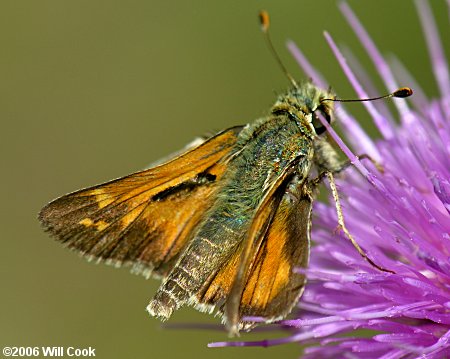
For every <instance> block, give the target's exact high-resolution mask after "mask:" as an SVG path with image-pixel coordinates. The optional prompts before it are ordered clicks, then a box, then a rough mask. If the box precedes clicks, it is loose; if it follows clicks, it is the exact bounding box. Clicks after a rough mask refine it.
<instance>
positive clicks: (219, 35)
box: [0, 0, 448, 358]
mask: <svg viewBox="0 0 450 359" xmlns="http://www.w3.org/2000/svg"><path fill="white" fill-rule="evenodd" d="M430 3H431V2H430ZM350 4H351V6H352V7H353V9H354V10H355V12H356V13H357V14H358V16H359V17H360V18H361V19H362V20H363V22H364V23H365V25H366V27H367V29H368V30H369V32H370V33H371V35H372V36H373V38H374V39H375V41H376V42H377V44H378V45H379V46H380V48H381V50H382V52H383V53H384V54H388V53H395V54H397V55H398V56H399V57H400V58H401V59H402V61H403V62H404V63H405V64H406V65H407V66H408V67H409V68H410V69H411V70H412V71H413V72H414V74H415V76H416V77H417V79H418V80H419V82H420V83H421V84H422V85H423V87H424V88H425V89H426V90H427V92H428V93H429V94H430V95H436V94H437V89H436V85H435V83H434V80H433V78H432V73H431V71H430V63H429V60H428V56H427V51H426V48H425V45H424V40H423V36H422V33H421V30H420V25H419V22H418V19H417V15H416V12H415V8H414V3H413V2H412V1H411V2H410V1H402V2H400V1H399V2H393V1H389V0H383V1H371V2H369V1H364V2H362V1H350ZM432 5H433V9H434V14H435V17H436V19H437V22H438V23H439V25H440V27H441V34H448V28H445V26H447V15H448V9H447V8H446V7H445V2H444V1H436V2H432ZM260 9H266V10H268V11H269V12H270V14H271V19H272V22H271V23H272V29H271V30H272V37H273V41H274V43H275V46H276V47H277V48H278V50H279V52H280V56H281V57H282V58H283V60H284V61H285V63H286V66H287V67H288V68H289V70H290V71H291V72H292V73H293V74H294V76H295V77H296V78H300V79H301V78H303V77H304V75H303V73H302V72H301V71H300V70H299V69H298V67H297V66H296V65H295V63H294V61H293V60H292V59H291V58H290V55H289V54H288V52H287V50H286V48H285V41H286V39H288V38H291V39H293V40H295V41H296V42H297V44H298V45H299V46H300V47H301V48H302V49H303V51H304V52H305V53H306V55H307V56H308V57H309V59H310V60H311V61H312V62H313V63H314V64H316V66H317V67H318V68H319V69H321V70H323V73H324V74H325V76H326V77H327V79H328V81H329V83H330V84H331V85H332V86H333V88H334V89H335V90H336V91H337V92H338V94H339V95H340V96H343V97H353V96H354V91H353V90H352V89H351V87H350V86H349V85H348V83H347V81H346V80H345V78H344V76H343V75H342V72H341V71H340V69H339V67H338V65H337V63H336V61H335V60H334V58H333V56H332V54H331V52H330V50H329V48H328V47H327V45H326V43H325V40H324V38H323V36H322V31H323V30H328V31H329V32H330V33H331V34H332V35H333V37H334V38H335V40H336V41H338V43H340V44H346V45H349V46H351V47H352V49H353V50H354V51H355V53H356V54H357V55H358V56H361V58H360V59H361V62H362V63H363V64H364V65H365V66H366V67H367V69H368V71H369V72H370V73H371V74H375V69H374V68H373V66H372V65H371V63H370V61H369V59H368V58H367V57H366V56H364V51H363V50H362V48H361V46H360V45H359V44H358V43H357V40H356V38H355V36H354V34H353V33H352V32H351V30H350V28H349V26H348V25H347V23H346V21H345V20H344V19H343V17H342V15H341V14H340V12H339V10H338V9H337V3H335V2H334V1H306V0H305V1H276V2H275V1H267V0H265V1H256V0H250V1H239V2H238V1H221V2H219V1H214V2H212V1H211V2H208V1H199V0H196V1H162V0H161V1H155V0H131V1H96V0H78V1H62V0H41V1H35V0H29V1H25V0H24V1H16V0H10V1H8V0H2V1H1V2H0V44H1V49H2V51H1V55H0V119H1V124H2V126H1V143H0V146H1V158H2V171H1V174H2V176H1V186H0V190H1V198H2V204H1V209H2V215H1V226H0V228H1V231H2V232H1V261H0V273H1V284H2V288H1V296H0V298H1V299H0V300H1V302H0V307H1V319H0V322H1V326H0V344H1V346H2V347H3V346H65V347H67V346H75V347H89V346H92V347H94V348H96V353H97V357H98V358H155V357H157V356H161V357H164V358H181V357H182V358H206V357H208V358H228V357H230V356H236V355H241V356H244V355H245V357H246V358H256V357H258V358H265V357H267V358H269V357H273V356H277V357H284V358H292V357H298V356H299V355H300V353H301V348H300V346H298V345H297V344H290V345H285V346H282V347H273V348H270V349H261V348H240V349H239V348H238V349H235V348H225V349H208V348H207V347H206V344H207V343H208V342H212V341H222V340H227V335H226V333H225V332H223V331H220V330H214V331H213V330H193V329H189V330H186V329H164V328H162V327H161V324H160V322H159V321H157V320H155V319H152V318H150V317H149V316H148V315H147V313H146V312H145V311H144V309H145V307H146V305H147V302H148V300H149V299H150V298H151V297H152V295H153V294H154V292H155V290H156V288H157V286H158V281H156V280H145V279H143V278H141V277H139V276H134V275H131V274H129V273H128V271H127V270H126V269H122V270H117V269H114V268H111V267H108V266H104V265H93V264H89V263H87V262H86V261H84V260H82V259H80V258H79V257H78V256H77V255H76V254H74V253H71V252H69V251H68V250H66V249H64V248H62V246H60V245H59V244H58V243H56V242H54V241H53V240H52V239H50V238H49V237H48V236H47V235H46V234H44V233H43V232H42V230H41V229H40V227H39V224H38V222H37V220H36V214H37V212H38V211H39V209H40V208H41V207H42V206H43V205H44V204H45V203H46V202H48V201H49V200H51V199H53V198H55V197H57V196H60V195H62V194H64V193H66V192H70V191H73V190H76V189H78V188H81V187H86V186H90V185H94V184H97V183H99V182H103V181H106V180H108V179H111V178H115V177H118V176H122V175H125V174H128V173H130V172H133V171H136V170H138V169H141V168H143V167H145V166H146V165H148V164H149V163H151V162H152V161H155V160H157V159H158V158H160V157H163V156H165V155H167V154H168V153H171V152H173V151H175V150H177V149H179V148H181V147H183V146H184V145H185V144H186V143H187V142H189V141H191V140H192V139H193V138H194V137H195V136H197V135H201V134H204V133H207V132H214V131H217V130H220V129H223V128H226V127H230V126H232V125H236V124H243V123H247V122H249V121H252V120H253V119H255V118H257V117H259V116H261V115H263V114H265V113H266V111H267V110H268V108H269V106H271V104H272V103H273V101H274V99H275V95H274V94H275V92H280V91H282V90H283V89H284V88H286V87H287V86H288V83H287V80H286V79H285V77H284V75H283V74H282V73H281V71H280V70H279V69H278V67H277V65H276V64H275V62H274V60H273V58H272V57H271V55H270V53H269V52H268V50H267V48H266V44H265V43H264V41H263V39H262V36H261V34H260V31H259V26H258V23H257V13H258V11H259V10H260ZM447 40H448V39H447ZM447 50H448V48H447ZM376 83H377V85H379V90H380V93H384V92H385V90H384V88H383V86H382V84H381V82H380V81H379V80H378V79H377V80H376ZM405 85H407V84H405ZM353 108H354V113H356V114H359V115H360V118H361V119H363V122H364V119H367V118H368V115H367V114H366V113H365V112H364V111H363V109H362V106H361V105H359V104H355V105H354V107H353ZM186 322H187V323H217V322H218V320H217V319H215V318H211V317H210V316H208V315H206V314H201V313H198V312H196V311H195V310H193V309H191V308H186V309H183V310H180V311H179V312H177V313H176V314H175V315H174V316H173V320H172V321H171V322H170V323H186ZM279 335H280V334H279V333H278V334H277V333H263V334H250V335H243V336H242V338H243V339H252V340H253V339H256V338H260V339H262V338H265V337H267V336H270V337H274V336H279Z"/></svg>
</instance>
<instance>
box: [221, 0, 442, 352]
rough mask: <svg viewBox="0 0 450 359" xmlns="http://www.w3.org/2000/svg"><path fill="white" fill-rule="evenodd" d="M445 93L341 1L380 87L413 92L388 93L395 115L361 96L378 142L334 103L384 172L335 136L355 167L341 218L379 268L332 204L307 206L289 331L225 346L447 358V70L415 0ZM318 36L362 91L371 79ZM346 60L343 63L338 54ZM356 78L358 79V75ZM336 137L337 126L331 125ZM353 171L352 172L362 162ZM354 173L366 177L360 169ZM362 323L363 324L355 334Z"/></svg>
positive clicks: (426, 12)
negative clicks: (307, 252)
mask: <svg viewBox="0 0 450 359" xmlns="http://www.w3.org/2000/svg"><path fill="white" fill-rule="evenodd" d="M416 6H417V8H418V13H419V16H420V19H421V23H422V26H423V29H424V33H425V37H426V40H427V46H428V48H429V53H430V57H431V62H432V64H433V71H434V74H435V77H436V81H437V84H438V86H439V89H440V94H441V97H440V98H438V99H433V100H431V99H428V98H427V97H426V95H425V94H424V92H423V91H422V90H421V89H420V86H418V85H417V84H416V83H415V81H414V79H413V77H412V76H411V75H410V74H409V73H408V71H407V70H406V69H405V68H404V67H403V66H402V65H401V64H400V62H399V61H397V60H393V61H391V62H388V61H386V60H385V59H384V58H383V56H382V55H381V54H380V52H379V51H378V49H377V48H376V46H375V44H374V43H373V41H372V40H371V38H370V37H369V35H368V34H367V32H366V31H365V29H364V28H363V26H362V25H361V24H360V23H359V21H358V19H357V18H356V16H355V14H354V13H353V12H352V11H351V9H350V8H349V7H348V5H347V4H346V3H342V4H341V5H340V8H341V11H342V12H343V13H344V15H345V16H346V18H347V20H348V22H349V24H350V25H351V27H352V28H353V29H354V30H355V33H356V34H357V35H358V37H359V38H360V40H361V43H362V44H363V45H364V47H365V48H366V51H367V52H368V54H369V56H370V58H371V59H372V61H373V62H374V65H375V66H376V68H377V69H378V71H379V74H380V76H381V78H382V80H383V81H384V83H385V85H386V88H387V89H388V91H394V90H395V89H396V88H398V87H400V86H399V81H402V82H403V84H407V85H409V86H411V87H413V88H414V91H415V96H413V97H412V98H411V100H410V101H404V100H395V99H394V100H393V101H394V103H395V106H396V109H397V111H398V113H399V117H400V124H396V122H395V121H394V119H393V118H394V116H393V115H391V113H390V112H389V110H388V109H387V107H386V105H385V103H383V101H381V102H365V103H364V105H365V106H366V108H367V110H368V112H369V113H370V116H371V117H372V119H373V121H374V123H375V125H376V126H377V128H378V130H379V132H380V134H381V139H379V140H372V139H371V138H370V137H369V136H368V135H367V134H366V133H365V132H364V131H363V130H362V128H361V127H360V126H359V125H358V123H357V122H356V120H355V119H354V118H353V117H352V116H351V115H350V114H349V113H348V112H347V111H346V109H345V108H344V106H339V108H338V109H337V111H336V117H337V119H338V121H336V122H338V123H340V124H341V126H342V129H343V132H344V133H345V134H346V141H348V142H349V143H350V144H351V145H352V147H353V149H354V152H355V153H357V154H363V153H364V154H369V155H370V156H371V157H373V158H374V159H376V160H377V161H379V162H380V163H381V164H382V166H383V168H384V170H383V171H382V172H380V171H378V170H377V169H376V167H375V166H374V165H373V164H372V163H371V162H369V161H367V162H366V161H364V162H362V163H361V162H360V161H359V160H358V158H357V157H356V156H354V155H353V154H352V152H351V151H350V150H349V149H348V148H347V147H346V146H345V145H344V144H343V142H342V141H341V140H340V139H339V138H338V137H335V140H336V141H337V142H338V144H339V145H340V146H341V148H342V149H343V151H344V153H345V154H346V155H347V156H348V157H349V158H350V160H351V161H352V162H353V163H354V164H355V167H354V168H353V169H352V170H349V171H346V172H345V174H344V176H343V177H341V178H340V179H339V180H338V181H337V184H338V190H339V194H340V197H341V203H342V208H343V213H344V217H345V221H346V225H347V227H348V229H349V231H350V233H352V235H353V236H354V238H355V239H356V240H357V242H358V243H359V245H360V246H361V247H362V248H364V251H365V252H366V254H367V255H368V257H369V258H371V259H372V260H373V261H374V262H375V263H376V264H377V265H380V266H382V267H383V268H388V269H390V270H392V271H394V272H395V273H386V272H381V271H379V270H377V269H376V268H374V267H373V266H371V265H370V264H369V263H368V262H367V261H365V260H364V259H363V258H361V257H360V256H359V255H358V253H357V252H356V251H355V248H354V247H353V246H352V245H351V243H350V242H349V240H348V239H347V238H346V237H345V236H344V235H343V234H342V233H339V232H336V235H335V236H333V237H331V236H330V233H333V232H334V231H335V229H336V226H337V218H336V210H335V207H334V203H333V202H332V201H330V203H329V204H325V203H316V205H315V209H314V213H315V216H314V220H313V231H312V239H313V240H314V242H315V246H313V247H312V250H311V261H310V265H309V268H308V269H306V270H304V272H305V273H306V274H307V277H308V285H307V287H306V290H305V293H304V294H303V297H302V298H301V299H300V301H299V303H298V308H299V310H298V311H297V317H298V318H297V319H293V320H285V321H283V322H281V324H282V326H283V327H284V328H288V329H289V331H290V334H287V335H288V336H287V337H285V338H281V339H274V340H266V341H264V342H251V343H249V342H235V343H222V344H227V345H239V346H246V345H261V346H267V345H276V344H282V343H287V342H299V343H301V344H307V345H310V346H308V348H307V349H305V352H304V358H319V357H320V358H341V357H348V358H416V357H423V358H436V359H437V358H448V357H450V77H449V71H448V67H447V64H446V60H445V56H444V55H443V50H442V48H441V45H440V40H439V35H438V32H437V30H436V27H435V24H434V23H433V18H432V15H431V11H430V9H429V5H428V4H427V2H425V1H416ZM326 39H327V41H328V43H329V44H330V47H331V49H332V50H333V52H334V53H335V55H336V58H337V60H338V61H339V63H340V64H341V66H342V67H343V70H344V72H345V74H346V75H347V77H348V79H349V81H350V82H351V83H352V85H353V87H354V88H355V90H356V92H357V94H358V96H359V97H360V98H366V97H368V94H367V92H373V91H371V90H372V84H371V82H370V80H369V79H368V76H366V74H365V73H363V72H362V71H363V70H361V68H360V67H359V66H358V65H357V64H355V66H354V67H353V69H356V70H352V68H351V67H350V66H349V65H348V64H347V61H348V62H349V63H351V62H352V58H353V57H352V55H351V54H346V59H344V56H343V55H342V54H341V52H340V51H339V49H338V47H337V46H336V45H335V43H334V42H333V40H332V38H331V36H330V35H328V34H326ZM289 48H290V50H291V52H292V53H293V55H294V56H295V58H296V59H297V60H298V62H299V63H300V65H301V66H302V67H303V68H304V70H305V71H306V73H307V74H308V76H309V77H311V78H312V79H313V81H314V83H316V84H317V85H318V86H322V87H324V88H326V87H327V85H328V84H327V83H326V82H325V81H324V80H323V79H322V77H321V76H320V74H318V72H316V70H315V69H314V68H313V67H312V66H311V65H310V64H309V63H308V62H307V60H306V59H305V57H304V56H303V54H302V53H301V52H300V50H299V49H298V48H297V47H296V46H295V45H294V44H293V43H289ZM346 60H347V61H346ZM358 79H364V80H362V81H361V82H360V81H359V80H358ZM331 135H332V136H336V135H335V134H331ZM358 170H359V171H358ZM361 173H362V175H361ZM356 329H364V330H365V331H364V332H361V331H360V332H357V333H356V334H355V333H354V331H355V330H356Z"/></svg>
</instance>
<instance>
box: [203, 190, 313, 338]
mask: <svg viewBox="0 0 450 359" xmlns="http://www.w3.org/2000/svg"><path fill="white" fill-rule="evenodd" d="M288 187H289V193H286V194H284V195H283V194H281V195H282V198H281V201H280V200H278V201H277V199H276V197H277V196H278V195H279V192H278V191H275V192H274V193H273V195H272V196H271V198H269V199H268V200H267V201H265V206H266V208H265V209H262V210H260V211H259V216H260V218H259V225H258V227H259V228H257V229H256V230H257V231H259V232H260V234H261V237H260V238H256V240H255V241H253V246H252V248H251V254H250V256H249V260H248V261H249V263H248V264H247V268H248V269H247V274H246V276H245V278H244V280H243V284H242V286H243V290H242V292H241V294H240V295H239V296H238V298H237V300H238V311H239V312H238V317H239V320H241V321H242V318H244V317H246V316H257V317H262V318H264V319H265V321H267V322H270V321H274V320H277V319H281V318H282V317H284V316H286V315H287V314H288V313H289V312H290V311H291V309H292V307H293V305H294V304H295V302H296V300H297V299H298V298H299V297H300V295H301V294H302V292H303V288H304V285H305V277H304V275H302V274H299V273H296V271H295V269H296V268H305V267H306V266H307V264H308V260H309V245H310V227H311V223H310V217H311V208H312V197H311V193H310V189H309V187H308V184H307V182H302V183H298V184H291V185H290V186H288ZM277 192H278V193H277ZM255 220H258V219H256V218H255ZM267 221H269V223H267ZM267 225H268V229H266V230H265V229H264V226H267ZM242 251H243V245H242V246H241V248H240V250H238V251H236V252H234V253H233V254H232V256H231V258H230V260H229V261H228V262H227V263H226V265H225V266H224V267H223V268H221V269H220V270H219V271H218V272H217V273H216V274H215V275H214V278H213V279H212V280H211V281H210V282H209V283H208V284H207V285H206V286H205V288H204V290H203V291H202V293H201V297H200V298H199V301H200V302H201V303H203V304H209V305H213V304H216V303H220V302H223V301H230V300H231V301H233V300H234V299H236V298H233V292H234V289H235V288H236V286H239V283H236V282H235V281H236V278H237V277H238V276H237V273H238V272H239V269H240V268H241V266H243V265H244V263H242V257H243V256H242ZM238 292H239V290H238ZM228 305H229V303H228V302H227V304H226V306H228ZM231 305H232V304H231ZM227 314H228V316H232V315H233V308H231V313H227ZM226 319H227V322H228V321H230V320H232V318H228V317H227V318H226ZM228 324H230V323H228ZM249 326H251V323H243V322H241V323H240V324H239V327H240V328H242V327H249ZM231 329H233V328H231Z"/></svg>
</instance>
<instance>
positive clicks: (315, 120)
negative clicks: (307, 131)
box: [312, 107, 331, 135]
mask: <svg viewBox="0 0 450 359" xmlns="http://www.w3.org/2000/svg"><path fill="white" fill-rule="evenodd" d="M317 112H320V114H321V115H322V116H323V117H324V118H325V120H327V122H328V123H330V122H331V117H330V115H329V114H328V113H327V112H325V111H323V109H322V108H321V107H318V108H317V110H315V111H314V112H313V113H312V125H313V126H314V129H315V130H316V134H318V135H321V134H322V133H324V132H325V131H326V128H325V126H324V125H322V122H320V120H319V117H318V116H317Z"/></svg>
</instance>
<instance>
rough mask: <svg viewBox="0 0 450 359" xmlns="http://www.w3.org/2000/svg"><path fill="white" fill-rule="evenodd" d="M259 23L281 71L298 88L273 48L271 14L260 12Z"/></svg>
mask: <svg viewBox="0 0 450 359" xmlns="http://www.w3.org/2000/svg"><path fill="white" fill-rule="evenodd" d="M259 22H260V24H261V31H262V32H263V34H264V38H265V39H266V43H267V46H268V47H269V50H270V52H271V53H272V55H273V57H274V58H275V60H276V62H277V63H278V65H279V66H280V67H281V70H282V71H283V73H284V74H285V75H286V77H287V78H288V80H289V81H290V82H291V84H292V85H293V86H294V87H295V88H298V85H297V82H296V81H295V80H294V78H293V77H292V75H291V74H290V73H289V72H288V70H287V69H286V67H285V66H284V64H283V61H281V58H280V56H279V55H278V52H277V51H276V50H275V47H274V46H273V43H272V40H271V38H270V33H269V25H270V19H269V13H268V12H267V11H264V10H262V11H260V13H259Z"/></svg>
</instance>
